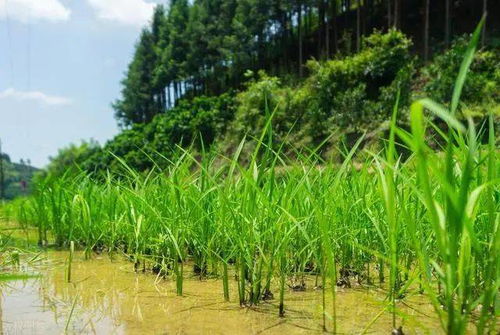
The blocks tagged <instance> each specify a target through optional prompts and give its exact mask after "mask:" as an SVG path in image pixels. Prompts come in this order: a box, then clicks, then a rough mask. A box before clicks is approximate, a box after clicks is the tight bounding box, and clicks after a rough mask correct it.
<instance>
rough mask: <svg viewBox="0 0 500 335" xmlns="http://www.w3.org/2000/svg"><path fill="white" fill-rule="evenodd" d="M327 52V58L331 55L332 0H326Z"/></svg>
mask: <svg viewBox="0 0 500 335" xmlns="http://www.w3.org/2000/svg"><path fill="white" fill-rule="evenodd" d="M325 13H326V17H325V53H326V58H329V57H330V1H329V0H326V6H325Z"/></svg>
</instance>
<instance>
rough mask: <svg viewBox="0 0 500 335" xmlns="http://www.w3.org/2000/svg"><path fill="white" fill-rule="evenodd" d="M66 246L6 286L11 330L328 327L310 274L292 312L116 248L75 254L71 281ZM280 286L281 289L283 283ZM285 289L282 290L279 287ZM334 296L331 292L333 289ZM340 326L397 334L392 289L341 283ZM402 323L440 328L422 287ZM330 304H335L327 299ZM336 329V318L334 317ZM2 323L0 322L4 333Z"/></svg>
mask: <svg viewBox="0 0 500 335" xmlns="http://www.w3.org/2000/svg"><path fill="white" fill-rule="evenodd" d="M66 259H67V253H66V252H54V251H50V252H48V253H46V256H45V257H44V260H43V261H41V262H39V264H38V265H36V266H34V267H33V269H32V271H37V272H39V273H40V275H41V276H40V277H37V278H30V279H26V280H17V281H9V282H6V283H2V284H1V286H0V290H1V299H0V304H1V305H0V313H1V314H0V316H1V320H2V324H1V327H2V328H3V333H4V334H60V333H64V332H65V331H67V332H68V333H72V334H315V333H322V312H321V311H322V309H321V303H322V293H321V290H316V289H314V278H313V277H312V276H311V277H309V278H308V280H307V290H306V291H305V292H294V291H292V290H289V291H287V292H286V295H285V308H286V316H285V317H284V318H280V317H278V302H277V300H276V299H275V300H271V301H267V302H263V303H262V304H260V305H258V306H253V307H240V306H239V305H238V302H237V299H238V297H237V286H236V282H235V281H231V283H230V284H231V286H230V294H231V301H230V302H225V301H224V299H223V295H222V281H220V280H216V279H204V280H200V279H199V278H198V277H196V276H194V275H193V274H192V273H189V272H187V274H186V280H185V282H184V296H183V297H178V296H176V294H175V282H174V281H173V280H171V279H170V280H169V279H166V280H165V279H160V278H157V277H155V276H154V275H152V274H151V273H149V274H148V273H146V274H143V273H135V272H134V271H133V266H132V263H130V262H127V261H126V260H124V259H122V258H120V257H118V256H116V257H114V258H113V260H111V259H110V258H109V257H108V256H107V255H104V256H94V258H93V259H92V260H89V261H86V260H83V257H82V255H80V254H78V255H77V256H76V257H75V260H74V262H73V271H72V278H73V280H72V283H66V281H65V268H66V267H65V262H66ZM276 291H277V290H276ZM275 295H276V296H277V295H278V294H277V293H276V294H275ZM327 301H329V302H330V301H331V297H330V296H329V295H327ZM337 306H338V307H337V314H338V315H337V331H338V332H339V333H344V334H360V333H363V332H364V331H365V332H366V333H367V334H390V333H391V329H392V327H391V320H392V319H391V318H392V316H391V314H390V313H389V312H388V311H387V310H384V308H385V307H386V306H387V300H386V293H385V292H382V291H380V290H376V289H373V288H372V289H367V288H361V287H356V288H351V289H341V288H339V289H338V297H337ZM399 307H400V309H399V315H398V324H400V325H402V326H403V329H404V330H405V332H406V333H407V334H436V333H440V332H441V330H440V326H439V322H438V320H437V319H436V318H435V316H434V315H435V313H434V311H433V309H432V307H431V306H430V305H429V303H428V302H427V300H426V299H425V298H424V297H423V296H421V295H417V294H416V295H414V296H407V297H406V298H405V299H404V300H403V301H402V302H399ZM327 308H328V311H330V310H331V305H330V304H329V305H328V306H327ZM328 328H329V329H330V330H331V321H330V320H329V321H328ZM1 333H2V329H0V334H1Z"/></svg>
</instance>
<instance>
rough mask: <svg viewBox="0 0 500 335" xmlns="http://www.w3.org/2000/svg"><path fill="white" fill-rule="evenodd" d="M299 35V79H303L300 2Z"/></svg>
mask: <svg viewBox="0 0 500 335" xmlns="http://www.w3.org/2000/svg"><path fill="white" fill-rule="evenodd" d="M297 33H298V35H299V77H300V78H302V76H303V74H304V70H303V69H302V57H303V56H302V2H299V8H298V26H297Z"/></svg>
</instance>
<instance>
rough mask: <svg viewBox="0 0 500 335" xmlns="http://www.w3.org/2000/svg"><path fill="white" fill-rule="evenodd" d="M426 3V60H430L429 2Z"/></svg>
mask: <svg viewBox="0 0 500 335" xmlns="http://www.w3.org/2000/svg"><path fill="white" fill-rule="evenodd" d="M424 1H425V8H424V60H425V61H426V62H427V61H428V60H429V0H424Z"/></svg>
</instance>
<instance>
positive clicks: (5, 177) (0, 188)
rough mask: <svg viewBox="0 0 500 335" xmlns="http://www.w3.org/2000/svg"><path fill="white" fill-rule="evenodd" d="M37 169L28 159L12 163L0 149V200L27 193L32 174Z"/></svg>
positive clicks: (29, 189) (29, 188) (29, 190)
mask: <svg viewBox="0 0 500 335" xmlns="http://www.w3.org/2000/svg"><path fill="white" fill-rule="evenodd" d="M37 171H39V170H38V169H37V168H35V167H33V166H31V162H30V161H29V160H27V161H24V160H21V161H20V162H19V163H14V162H12V161H11V159H10V157H9V155H7V154H5V153H2V152H1V151H0V200H2V199H7V200H10V199H14V198H15V197H18V196H21V195H27V194H29V193H30V192H31V184H32V178H33V175H34V174H35V173H36V172H37Z"/></svg>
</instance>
